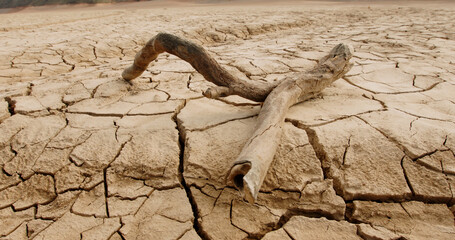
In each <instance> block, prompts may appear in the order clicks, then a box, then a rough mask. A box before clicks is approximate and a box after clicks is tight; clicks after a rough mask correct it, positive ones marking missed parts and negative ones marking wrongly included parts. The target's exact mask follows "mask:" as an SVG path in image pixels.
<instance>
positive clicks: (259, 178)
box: [122, 33, 352, 203]
mask: <svg viewBox="0 0 455 240" xmlns="http://www.w3.org/2000/svg"><path fill="white" fill-rule="evenodd" d="M163 52H168V53H170V54H173V55H176V56H178V57H180V58H181V59H183V60H185V61H187V62H188V63H190V64H191V65H192V66H193V67H194V68H195V69H196V70H197V71H198V72H199V73H201V74H202V75H203V76H204V77H205V79H206V80H208V81H210V82H213V83H215V84H216V85H218V86H217V87H214V88H210V89H207V91H205V92H204V96H206V97H210V98H217V97H220V96H227V95H232V94H235V95H239V96H242V97H245V98H247V99H250V100H253V101H264V100H265V102H264V104H263V106H262V109H261V111H260V113H259V116H258V123H257V125H256V130H255V132H254V134H253V135H252V137H251V138H250V139H249V140H248V142H247V143H246V144H245V146H244V147H243V149H242V152H241V153H240V155H239V157H238V158H237V159H236V160H235V161H234V162H233V164H232V167H231V169H230V171H229V173H228V176H227V181H228V182H232V183H234V186H235V187H236V188H237V189H239V190H240V191H241V192H242V193H243V195H244V197H245V199H246V200H248V201H249V202H250V203H254V201H255V200H256V197H257V194H258V192H259V189H260V187H261V185H262V182H263V181H264V178H265V176H266V173H267V171H268V168H269V166H270V164H271V163H272V161H273V157H274V155H275V152H276V149H277V147H278V144H279V141H280V138H281V128H282V125H283V123H284V118H285V115H286V112H287V110H288V109H289V107H291V106H292V105H294V104H296V103H298V102H301V101H305V100H307V99H309V98H312V97H314V96H315V95H316V94H318V93H319V92H321V91H322V90H323V89H324V88H325V87H327V86H328V85H330V84H331V83H332V82H334V81H335V80H337V79H338V78H340V77H342V76H343V75H344V74H345V73H347V72H348V71H349V70H350V68H351V67H352V64H350V63H349V60H350V59H351V57H352V53H351V51H350V49H349V47H348V46H346V45H344V44H339V45H337V46H336V47H335V48H333V49H332V51H330V53H329V54H328V55H327V56H325V57H323V58H322V59H320V60H319V61H318V64H317V66H316V67H314V68H313V69H311V70H309V71H307V72H304V73H297V74H296V75H294V76H292V77H289V78H285V79H284V80H282V81H281V82H279V84H278V85H274V84H270V83H264V82H254V81H249V80H243V79H238V78H236V77H234V76H233V75H231V74H230V73H229V72H227V71H226V69H224V68H223V67H221V66H220V65H219V64H218V63H217V62H216V61H215V59H213V58H212V57H211V56H210V55H209V54H208V53H207V52H206V51H205V50H204V49H203V48H202V47H201V46H199V45H197V44H194V43H191V42H189V41H186V40H184V39H181V38H179V37H176V36H174V35H171V34H167V33H160V34H158V35H156V36H155V37H153V38H152V39H150V41H148V43H147V44H146V45H145V46H144V47H143V48H142V49H141V51H139V52H138V53H137V54H136V57H135V59H134V63H133V65H132V66H130V67H129V68H127V69H125V70H124V71H123V74H122V77H123V78H124V79H126V80H131V79H134V78H136V77H138V76H140V75H141V74H142V72H144V71H145V70H146V68H147V66H148V64H149V63H150V62H151V61H153V60H154V59H156V58H157V56H158V55H159V54H160V53H163Z"/></svg>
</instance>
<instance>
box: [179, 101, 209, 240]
mask: <svg viewBox="0 0 455 240" xmlns="http://www.w3.org/2000/svg"><path fill="white" fill-rule="evenodd" d="M185 105H186V101H185V102H184V104H183V106H182V107H181V108H179V109H177V110H176V112H175V115H174V116H173V117H172V119H173V120H174V122H175V124H176V129H177V131H178V134H179V149H180V153H179V158H180V162H179V167H178V168H179V169H178V170H179V180H180V184H181V185H182V186H183V188H184V189H185V192H186V196H187V198H188V200H189V202H190V205H191V210H192V211H193V216H194V220H193V228H194V230H195V231H196V233H197V234H198V235H199V237H200V238H201V239H203V240H206V239H210V238H209V237H208V236H207V235H206V233H205V232H204V231H203V230H202V226H201V224H200V222H199V211H198V208H197V203H196V200H195V199H194V197H193V194H192V193H191V189H190V186H189V185H188V184H187V183H186V180H185V177H184V176H183V172H184V170H185V167H184V161H185V160H184V159H185V132H184V129H183V126H181V124H180V121H178V119H177V115H178V114H179V113H180V110H181V109H183V108H184V107H185Z"/></svg>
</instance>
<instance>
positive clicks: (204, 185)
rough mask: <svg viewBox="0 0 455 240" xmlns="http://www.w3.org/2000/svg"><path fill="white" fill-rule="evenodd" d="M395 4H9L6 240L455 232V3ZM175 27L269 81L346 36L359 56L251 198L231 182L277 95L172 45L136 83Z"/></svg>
mask: <svg viewBox="0 0 455 240" xmlns="http://www.w3.org/2000/svg"><path fill="white" fill-rule="evenodd" d="M394 4H396V5H393V4H391V3H387V4H381V3H379V4H365V3H356V4H354V3H344V4H343V3H340V4H334V3H330V4H329V3H307V2H300V3H289V4H283V3H278V4H277V3H267V4H266V5H259V4H256V5H249V4H238V5H235V4H231V5H191V4H187V5H185V4H183V5H178V6H177V7H176V6H175V5H174V6H173V5H169V6H160V5H156V6H155V5H154V4H153V3H138V4H131V5H118V6H120V7H113V6H101V7H94V8H87V7H76V8H66V9H57V10H58V11H56V10H52V9H51V10H42V9H41V10H39V11H25V12H17V13H14V14H12V13H10V14H3V15H0V26H1V27H0V39H1V40H0V42H1V45H0V49H1V51H0V168H1V171H0V226H1V227H0V239H66V240H72V239H111V240H120V239H261V238H263V239H455V226H454V215H453V212H454V211H455V207H454V203H455V198H454V193H455V155H454V153H455V60H454V56H455V33H454V31H453V29H455V5H454V4H447V3H444V4H432V5H424V4H422V3H419V4H408V3H407V4H398V3H394ZM122 6H125V7H126V6H128V9H127V10H125V9H122V8H121V7H122ZM160 31H166V32H170V33H173V34H176V35H179V36H182V37H185V38H187V39H190V40H192V41H194V42H197V43H199V44H202V45H203V46H204V47H205V48H206V49H207V50H208V51H209V52H210V53H211V54H212V55H213V56H214V58H215V59H217V60H218V61H219V62H220V63H221V64H222V65H223V66H225V67H226V68H227V69H229V71H231V72H232V73H233V74H235V75H236V76H238V77H240V78H243V79H250V80H251V81H279V80H280V79H281V78H283V77H285V76H287V75H292V74H293V73H295V72H300V71H305V70H306V69H309V68H311V67H312V66H313V65H315V63H316V59H318V58H320V57H321V56H322V55H324V53H326V52H328V51H329V50H330V49H331V48H332V47H333V46H334V45H336V44H337V43H340V42H343V43H346V44H350V45H352V46H353V47H354V48H355V53H354V59H353V62H354V63H355V66H354V67H353V68H352V70H351V71H350V72H349V73H348V74H347V75H346V76H345V77H344V78H343V79H340V80H338V81H336V82H335V83H334V84H332V85H331V86H330V87H328V88H327V89H325V90H324V91H323V92H322V94H321V95H320V96H318V97H316V98H314V99H311V100H309V101H306V102H304V103H300V104H297V105H295V106H293V107H292V108H291V109H290V110H289V113H288V115H287V118H286V123H285V125H284V128H283V131H284V134H283V136H282V139H281V144H280V146H279V149H278V151H277V154H276V155H275V159H274V162H273V163H272V166H271V168H270V169H269V172H268V175H267V177H266V180H265V182H264V184H263V186H262V189H261V191H260V194H259V197H258V200H257V203H256V204H248V203H247V202H245V201H244V200H242V197H241V196H240V195H239V193H238V192H237V191H236V190H235V189H234V188H233V187H232V186H226V184H225V181H224V179H225V176H226V173H227V171H228V170H229V167H230V164H231V162H232V161H233V160H234V159H235V158H236V156H237V154H238V153H239V152H240V150H241V147H242V145H243V144H244V143H245V141H246V140H247V139H248V137H249V136H250V134H251V133H252V131H253V130H254V126H255V123H256V116H257V114H258V111H259V109H260V107H261V106H260V104H258V103H255V102H251V101H248V100H245V99H242V98H240V97H234V96H230V97H226V98H222V99H217V100H213V99H207V98H204V97H203V96H202V94H201V91H203V90H205V89H206V88H207V87H210V86H211V84H210V83H208V82H206V81H205V80H204V79H203V77H202V76H201V75H200V74H198V73H197V72H195V70H194V69H193V68H192V67H191V66H190V65H189V64H187V63H186V62H184V61H182V60H180V59H178V58H176V57H174V56H172V55H169V54H163V55H160V56H159V58H158V59H157V60H156V61H155V62H154V63H153V65H152V66H150V67H149V68H148V70H147V71H146V72H145V73H144V74H143V75H142V76H141V77H140V78H138V79H135V80H133V81H132V82H131V83H128V82H125V81H124V80H122V79H121V77H120V74H121V72H122V70H123V69H124V68H125V67H127V66H129V65H130V64H131V63H132V60H133V58H134V55H135V53H136V52H137V51H138V50H139V49H140V48H141V47H142V45H143V44H144V43H145V42H146V41H147V40H148V39H149V38H151V37H153V36H154V35H155V34H157V33H158V32H160Z"/></svg>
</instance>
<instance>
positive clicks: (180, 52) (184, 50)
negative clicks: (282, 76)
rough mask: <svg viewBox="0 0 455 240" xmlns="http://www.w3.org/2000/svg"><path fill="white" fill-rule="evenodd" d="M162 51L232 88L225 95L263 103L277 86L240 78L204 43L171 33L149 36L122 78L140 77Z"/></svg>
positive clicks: (208, 91)
mask: <svg viewBox="0 0 455 240" xmlns="http://www.w3.org/2000/svg"><path fill="white" fill-rule="evenodd" d="M163 52H168V53H170V54H173V55H175V56H177V57H179V58H181V59H183V60H185V61H186V62H188V63H189V64H191V66H193V67H194V69H196V71H198V72H199V73H200V74H202V76H204V78H205V79H206V80H207V81H210V82H212V83H214V84H216V85H218V86H222V87H227V89H228V90H229V91H224V92H223V94H222V95H239V96H241V97H244V98H247V99H250V100H253V101H256V102H263V101H264V100H265V98H266V97H267V95H269V93H270V92H271V91H272V89H273V88H275V87H276V84H271V83H266V82H258V81H251V80H247V79H246V80H243V79H238V78H236V77H234V76H233V75H232V74H230V73H229V72H228V71H227V70H226V69H225V68H223V67H222V66H221V65H220V64H218V62H216V60H215V59H213V58H212V57H211V56H210V55H209V54H208V53H207V51H205V49H204V48H202V47H201V46H199V45H197V44H195V43H192V42H190V41H187V40H184V39H182V38H179V37H177V36H174V35H172V34H168V33H159V34H158V35H156V36H155V37H153V38H152V39H150V40H149V41H148V42H147V44H146V45H145V46H144V47H143V48H142V49H141V50H140V51H139V52H138V53H137V54H136V57H135V58H134V63H133V65H131V66H130V67H128V68H127V69H125V70H124V71H123V73H122V77H123V78H124V79H125V80H132V79H134V78H137V77H139V76H140V75H141V74H142V73H143V72H144V71H145V70H146V69H147V66H148V65H149V64H150V62H152V61H153V60H155V59H156V58H157V57H158V55H159V54H161V53H163ZM227 89H225V90H227ZM216 90H218V89H216ZM216 90H214V89H208V90H207V91H206V94H204V95H206V96H212V94H211V92H213V97H218V96H219V94H216V93H217V91H216Z"/></svg>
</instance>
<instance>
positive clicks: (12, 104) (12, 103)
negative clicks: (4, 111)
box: [5, 97, 16, 116]
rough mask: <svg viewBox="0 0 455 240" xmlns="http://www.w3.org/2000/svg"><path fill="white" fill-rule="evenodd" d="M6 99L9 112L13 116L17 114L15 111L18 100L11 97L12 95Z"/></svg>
mask: <svg viewBox="0 0 455 240" xmlns="http://www.w3.org/2000/svg"><path fill="white" fill-rule="evenodd" d="M5 101H6V102H7V103H8V112H9V113H10V114H11V116H13V115H14V114H16V112H15V111H14V108H15V107H16V101H14V100H13V99H11V98H10V97H6V98H5Z"/></svg>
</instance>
